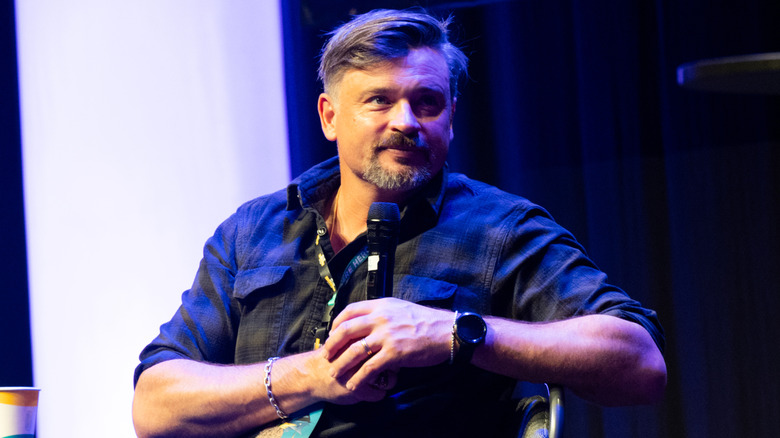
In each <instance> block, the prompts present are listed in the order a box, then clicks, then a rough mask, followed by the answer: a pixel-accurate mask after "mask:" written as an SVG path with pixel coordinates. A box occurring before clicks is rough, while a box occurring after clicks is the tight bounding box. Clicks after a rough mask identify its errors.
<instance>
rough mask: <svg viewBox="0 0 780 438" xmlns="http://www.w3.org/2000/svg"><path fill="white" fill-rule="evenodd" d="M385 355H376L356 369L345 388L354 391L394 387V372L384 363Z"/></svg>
mask: <svg viewBox="0 0 780 438" xmlns="http://www.w3.org/2000/svg"><path fill="white" fill-rule="evenodd" d="M386 356H387V355H381V354H377V355H376V356H375V357H374V358H372V359H371V360H367V361H366V362H364V363H363V365H361V366H360V368H358V369H357V370H356V371H355V373H354V374H353V375H352V377H350V378H349V380H347V382H346V384H345V386H346V387H347V389H349V390H351V391H354V390H356V389H358V388H363V387H366V386H370V387H373V388H377V389H383V390H388V389H390V388H392V387H393V386H395V383H396V372H395V371H392V370H391V369H390V368H388V366H390V364H389V363H388V362H387V361H386Z"/></svg>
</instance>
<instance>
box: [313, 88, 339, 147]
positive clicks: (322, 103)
mask: <svg viewBox="0 0 780 438" xmlns="http://www.w3.org/2000/svg"><path fill="white" fill-rule="evenodd" d="M317 112H319V114H320V124H321V125H322V133H323V134H325V138H327V139H328V140H330V141H336V105H335V102H334V100H333V98H332V97H330V96H329V95H328V94H326V93H322V94H320V98H319V99H318V100H317Z"/></svg>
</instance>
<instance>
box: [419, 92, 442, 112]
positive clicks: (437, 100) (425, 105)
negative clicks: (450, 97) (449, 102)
mask: <svg viewBox="0 0 780 438" xmlns="http://www.w3.org/2000/svg"><path fill="white" fill-rule="evenodd" d="M444 106H445V105H444V98H443V96H440V95H438V94H432V93H431V94H423V95H421V96H420V97H419V98H418V99H417V100H416V102H415V107H416V110H417V111H418V112H419V113H420V114H421V115H425V116H435V115H438V114H439V113H441V112H442V111H443V110H444Z"/></svg>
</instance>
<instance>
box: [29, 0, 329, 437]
mask: <svg viewBox="0 0 780 438" xmlns="http://www.w3.org/2000/svg"><path fill="white" fill-rule="evenodd" d="M16 8H17V28H18V41H19V56H20V59H19V61H20V82H21V84H20V86H21V99H22V102H21V103H22V130H23V131H22V132H23V159H24V177H25V178H24V183H25V208H26V215H27V235H28V253H29V269H30V291H31V293H30V294H31V297H30V299H31V309H32V310H31V312H32V330H33V356H34V359H33V360H34V376H35V384H36V385H37V386H40V387H41V388H42V392H41V401H40V408H39V429H38V430H39V433H38V436H39V437H43V438H52V437H57V438H62V437H90V436H94V437H104V436H111V437H124V436H126V437H132V436H135V435H134V432H133V429H132V422H131V417H130V408H131V401H132V372H133V369H134V367H135V365H136V364H137V356H138V353H139V352H140V350H141V349H142V348H143V346H144V345H146V344H147V343H148V342H149V341H150V340H151V339H152V338H153V337H154V336H155V335H156V333H157V329H158V326H159V325H160V324H161V323H162V322H164V321H167V320H168V319H169V318H170V317H171V315H172V313H173V311H174V310H175V308H176V306H177V305H178V302H179V297H180V293H181V292H182V291H183V290H184V289H187V288H189V286H190V283H191V281H192V279H193V278H194V273H195V269H196V268H197V263H198V261H199V259H200V254H201V250H202V245H203V243H204V242H205V240H206V238H208V236H210V235H211V233H212V232H213V231H214V229H215V228H216V226H217V225H218V224H219V223H220V222H221V221H222V220H223V219H225V218H226V217H227V216H228V215H229V214H231V213H232V212H233V211H235V209H236V207H237V206H238V205H239V204H240V203H242V202H244V201H246V200H249V199H251V198H253V197H255V196H257V195H260V194H263V193H266V192H270V191H272V190H277V189H279V188H282V187H283V186H284V184H285V183H286V182H287V181H288V180H289V171H288V168H289V166H288V157H287V137H286V119H285V105H284V94H283V93H284V87H283V70H282V65H283V64H282V43H281V24H280V11H279V5H278V4H277V2H276V1H229V2H228V1H223V0H200V1H193V0H157V1H107V0H92V1H90V0H73V1H68V2H61V1H59V0H25V1H18V2H17V3H16ZM312 108H313V109H312V110H313V111H314V107H312Z"/></svg>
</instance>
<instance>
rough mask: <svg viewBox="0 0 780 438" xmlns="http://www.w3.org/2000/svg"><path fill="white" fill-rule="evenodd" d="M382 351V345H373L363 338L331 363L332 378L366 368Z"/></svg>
mask: <svg viewBox="0 0 780 438" xmlns="http://www.w3.org/2000/svg"><path fill="white" fill-rule="evenodd" d="M380 350H381V345H378V344H373V343H371V341H370V340H369V339H368V338H361V339H360V340H357V341H355V342H353V343H352V344H350V345H349V346H348V347H347V348H345V349H344V350H343V351H342V352H341V354H340V355H338V356H336V358H335V359H334V360H333V362H332V363H331V367H330V370H329V373H330V376H331V377H333V378H338V377H340V376H343V375H346V374H347V373H348V372H351V371H352V370H358V371H359V369H360V368H362V367H363V366H364V362H366V361H369V360H371V359H372V357H373V356H374V355H375V354H376V353H377V352H378V351H380Z"/></svg>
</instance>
